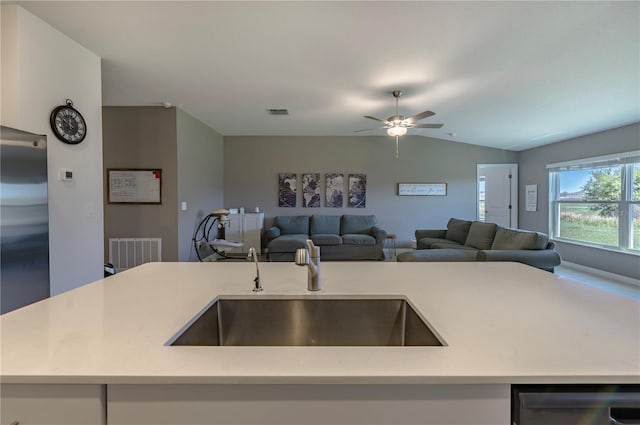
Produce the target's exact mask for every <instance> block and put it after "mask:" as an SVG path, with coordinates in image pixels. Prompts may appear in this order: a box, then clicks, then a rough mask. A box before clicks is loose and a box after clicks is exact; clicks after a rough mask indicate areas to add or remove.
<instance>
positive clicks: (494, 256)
mask: <svg viewBox="0 0 640 425" xmlns="http://www.w3.org/2000/svg"><path fill="white" fill-rule="evenodd" d="M478 261H515V262H518V263H523V264H526V265H528V266H533V267H537V268H539V269H543V270H549V271H553V268H554V267H556V266H559V265H560V263H561V259H560V254H558V251H556V250H555V249H487V250H481V251H479V252H478Z"/></svg>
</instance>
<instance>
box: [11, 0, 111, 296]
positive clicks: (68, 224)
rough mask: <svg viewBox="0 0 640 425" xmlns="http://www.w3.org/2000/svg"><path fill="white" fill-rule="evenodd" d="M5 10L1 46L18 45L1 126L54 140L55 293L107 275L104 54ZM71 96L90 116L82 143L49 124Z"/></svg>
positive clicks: (28, 17)
mask: <svg viewBox="0 0 640 425" xmlns="http://www.w3.org/2000/svg"><path fill="white" fill-rule="evenodd" d="M1 7H2V15H3V22H2V23H3V25H2V39H3V43H4V40H5V37H6V39H7V40H15V43H17V44H16V45H17V51H16V52H15V54H7V55H5V54H3V57H2V59H3V62H2V74H3V76H2V83H3V87H7V86H10V87H11V90H8V91H7V92H6V93H7V98H6V99H5V90H3V91H2V96H3V99H2V117H1V120H2V124H3V125H8V126H11V127H17V128H20V129H22V130H26V131H30V132H34V133H39V134H46V135H47V139H48V141H49V143H48V152H47V162H48V167H49V172H48V174H49V248H50V253H49V256H50V266H49V267H50V272H51V295H52V296H53V295H56V294H59V293H61V292H64V291H67V290H70V289H73V288H76V287H78V286H81V285H84V284H86V283H88V282H91V281H94V280H96V279H99V278H101V277H102V276H103V263H104V261H103V257H104V256H103V244H102V240H103V211H102V191H103V183H102V181H103V175H102V92H101V88H102V87H101V68H100V57H98V56H96V55H95V54H94V53H92V52H90V51H89V50H87V49H85V48H84V47H82V46H81V45H80V44H78V43H76V42H75V41H73V40H71V39H70V38H69V37H67V36H65V35H64V34H62V33H60V32H59V31H58V30H56V29H54V28H53V27H51V26H50V25H48V24H47V23H45V22H44V21H42V20H41V19H39V18H37V17H36V16H34V15H32V14H31V13H29V12H27V11H26V10H24V9H22V8H21V7H18V6H13V5H2V6H1ZM5 24H7V25H5ZM3 46H4V44H3ZM3 53H4V52H3ZM8 53H11V52H8ZM5 70H7V74H6V75H5ZM67 98H70V99H72V100H73V103H74V106H75V107H76V108H77V109H78V110H79V111H80V112H81V113H82V115H83V116H84V118H85V120H86V121H87V128H88V131H87V138H86V139H85V140H84V141H83V142H82V143H81V144H79V145H67V144H64V143H62V142H61V141H59V140H58V139H57V138H56V137H55V136H54V135H53V133H52V132H51V129H50V127H49V115H50V113H51V111H52V110H53V108H55V107H56V106H58V105H61V104H64V103H65V99H67ZM5 117H7V121H6V122H5ZM59 168H68V169H71V170H73V174H74V178H73V181H72V182H59V181H58V180H57V175H58V169H59Z"/></svg>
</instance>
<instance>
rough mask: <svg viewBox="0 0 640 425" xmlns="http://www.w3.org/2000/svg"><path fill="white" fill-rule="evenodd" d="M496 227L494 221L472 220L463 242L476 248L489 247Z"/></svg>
mask: <svg viewBox="0 0 640 425" xmlns="http://www.w3.org/2000/svg"><path fill="white" fill-rule="evenodd" d="M496 227H497V225H496V224H495V223H482V222H480V221H474V222H473V223H471V227H470V228H469V234H468V235H467V240H466V241H465V243H464V244H465V245H466V246H470V247H471V248H476V249H490V248H491V244H492V243H493V238H494V236H495V235H496Z"/></svg>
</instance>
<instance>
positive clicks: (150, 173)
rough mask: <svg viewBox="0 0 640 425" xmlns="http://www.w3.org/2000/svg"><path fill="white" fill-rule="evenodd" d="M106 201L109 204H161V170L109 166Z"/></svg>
mask: <svg viewBox="0 0 640 425" xmlns="http://www.w3.org/2000/svg"><path fill="white" fill-rule="evenodd" d="M107 182H108V185H109V188H108V190H109V192H108V199H107V202H108V203H110V204H161V203H162V170H161V169H159V168H148V169H136V168H127V169H123V168H122V169H121V168H118V169H116V168H110V169H108V170H107Z"/></svg>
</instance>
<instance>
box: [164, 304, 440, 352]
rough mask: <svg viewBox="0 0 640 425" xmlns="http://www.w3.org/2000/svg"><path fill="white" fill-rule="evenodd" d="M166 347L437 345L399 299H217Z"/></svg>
mask: <svg viewBox="0 0 640 425" xmlns="http://www.w3.org/2000/svg"><path fill="white" fill-rule="evenodd" d="M167 345H216V346H229V345H231V346H427V345H437V346H441V345H443V343H442V342H441V341H440V340H439V339H438V337H437V336H436V335H435V334H434V332H433V331H432V330H431V329H430V328H429V326H428V325H427V323H426V322H425V320H424V319H423V318H422V317H421V316H420V314H418V313H417V312H416V311H415V309H414V308H413V307H412V306H411V304H410V303H409V302H408V301H407V300H406V299H404V298H401V297H397V298H364V299H363V298H340V299H335V298H295V299H286V298H278V299H273V298H261V297H256V298H243V299H234V298H218V299H216V300H214V301H213V302H212V303H211V304H210V305H209V306H208V307H207V308H205V309H204V310H203V311H202V312H201V313H199V314H198V315H196V317H194V318H193V319H192V320H191V321H189V322H188V323H187V324H186V325H185V326H184V327H183V329H182V330H181V331H180V332H178V333H177V334H176V335H175V336H174V337H173V338H171V339H170V340H169V341H168V342H167Z"/></svg>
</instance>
